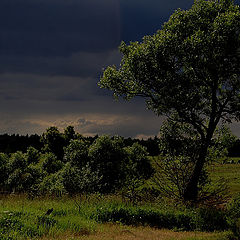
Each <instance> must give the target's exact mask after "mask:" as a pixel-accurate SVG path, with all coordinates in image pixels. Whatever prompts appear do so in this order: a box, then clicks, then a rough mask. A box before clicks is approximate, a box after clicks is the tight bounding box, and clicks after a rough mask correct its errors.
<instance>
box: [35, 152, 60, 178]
mask: <svg viewBox="0 0 240 240" xmlns="http://www.w3.org/2000/svg"><path fill="white" fill-rule="evenodd" d="M40 164H41V166H42V168H43V170H44V171H46V172H47V173H49V174H51V173H55V172H57V171H59V170H60V169H61V168H62V167H63V163H62V162H61V161H60V160H58V159H57V156H56V155H54V154H53V153H52V152H49V153H45V154H42V155H41V157H40Z"/></svg>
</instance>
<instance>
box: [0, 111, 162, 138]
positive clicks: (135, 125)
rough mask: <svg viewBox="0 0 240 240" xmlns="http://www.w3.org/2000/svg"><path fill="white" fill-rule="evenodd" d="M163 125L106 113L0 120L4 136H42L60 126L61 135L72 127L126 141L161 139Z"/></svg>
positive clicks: (154, 120)
mask: <svg viewBox="0 0 240 240" xmlns="http://www.w3.org/2000/svg"><path fill="white" fill-rule="evenodd" d="M161 122H162V118H157V117H153V116H151V114H150V115H145V116H141V117H139V116H135V115H129V114H127V115H122V114H118V115H117V114H102V113H100V114H96V113H83V114H67V115H66V114H64V115H60V114H57V115H56V114H52V115H50V114H47V115H33V116H26V117H21V118H12V117H11V116H10V115H7V114H5V115H4V118H3V119H0V129H1V132H0V134H2V133H6V132H7V133H16V131H17V133H20V134H33V133H36V132H37V133H38V134H42V133H43V132H44V131H45V130H46V129H47V128H48V127H50V126H57V127H58V128H59V130H60V131H63V130H64V129H65V128H66V127H67V126H69V125H71V126H74V127H75V130H76V131H77V132H79V133H81V134H83V135H87V136H94V135H96V134H98V135H102V134H109V135H121V136H125V137H129V136H131V137H144V136H145V137H146V136H155V135H157V134H158V131H159V128H160V125H161ZM153 126H154V127H153ZM36 129H37V131H36ZM139 129H141V131H139Z"/></svg>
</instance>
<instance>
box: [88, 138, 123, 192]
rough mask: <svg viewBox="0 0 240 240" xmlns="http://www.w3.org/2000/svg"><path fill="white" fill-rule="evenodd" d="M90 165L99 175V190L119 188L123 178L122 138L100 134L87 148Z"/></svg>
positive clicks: (105, 190) (106, 190)
mask: <svg viewBox="0 0 240 240" xmlns="http://www.w3.org/2000/svg"><path fill="white" fill-rule="evenodd" d="M89 157H90V161H91V167H92V169H93V170H94V171H98V172H99V176H101V181H100V185H101V186H100V189H99V190H100V191H101V192H111V191H114V190H115V189H117V188H119V186H120V185H121V183H122V180H123V179H125V173H124V171H123V169H124V164H125V161H126V151H125V149H124V144H123V139H122V138H120V137H114V138H113V139H111V138H110V137H109V136H107V135H103V136H100V137H99V138H97V139H96V140H95V141H94V143H93V144H92V145H91V146H90V148H89Z"/></svg>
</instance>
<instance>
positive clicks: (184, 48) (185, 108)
mask: <svg viewBox="0 0 240 240" xmlns="http://www.w3.org/2000/svg"><path fill="white" fill-rule="evenodd" d="M119 49H120V52H121V53H122V61H121V65H120V66H119V67H118V68H117V67H116V66H110V67H108V68H106V69H105V71H104V73H103V76H102V77H101V80H100V82H99V85H100V86H101V87H102V88H107V89H110V90H112V91H113V93H114V96H115V97H116V98H118V97H119V96H122V97H124V98H125V99H127V100H129V99H131V98H133V97H135V96H142V97H143V98H144V99H145V101H146V104H147V107H148V108H149V109H151V110H153V111H154V112H155V113H156V114H157V115H165V116H167V117H169V118H173V120H174V121H179V122H182V123H187V124H189V125H190V126H192V128H193V129H194V130H195V131H196V133H197V134H198V135H199V138H200V145H199V154H198V157H197V159H196V161H195V167H194V170H193V173H192V177H191V178H190V180H189V181H188V183H187V185H186V188H185V192H184V198H185V200H195V199H196V198H197V195H198V187H197V186H198V182H199V178H200V174H201V172H202V169H203V167H204V164H205V162H206V156H207V151H208V148H209V145H210V144H211V140H212V137H213V134H214V131H215V129H216V127H217V125H218V123H219V122H220V121H221V120H226V121H231V120H233V119H234V120H239V119H240V54H239V49H240V8H239V6H238V5H236V4H234V1H232V0H208V1H207V0H196V1H195V2H194V4H193V6H192V7H191V8H190V9H189V10H180V9H178V10H176V11H175V12H174V13H173V14H172V15H171V17H170V19H169V21H168V22H166V23H165V24H164V25H163V26H162V29H161V30H159V31H158V32H157V33H156V34H154V35H153V36H145V37H144V38H143V40H142V42H131V43H130V44H129V45H127V44H126V43H124V42H122V43H121V45H120V47H119Z"/></svg>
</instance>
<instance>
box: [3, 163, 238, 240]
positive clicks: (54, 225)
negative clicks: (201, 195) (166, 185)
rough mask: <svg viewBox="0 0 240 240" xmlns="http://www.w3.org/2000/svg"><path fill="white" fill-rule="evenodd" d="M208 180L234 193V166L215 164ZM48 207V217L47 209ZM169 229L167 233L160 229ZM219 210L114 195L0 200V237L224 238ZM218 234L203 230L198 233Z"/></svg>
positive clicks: (6, 239) (9, 239)
mask: <svg viewBox="0 0 240 240" xmlns="http://www.w3.org/2000/svg"><path fill="white" fill-rule="evenodd" d="M211 168H212V171H211V177H212V179H213V180H214V181H217V180H218V178H219V177H225V178H227V179H228V180H229V184H230V191H231V196H233V195H235V194H236V193H237V192H240V174H239V172H240V164H216V165H215V166H212V167H211ZM49 209H53V211H52V212H51V213H50V214H49V215H48V214H47V211H48V210H49ZM164 228H169V229H171V230H166V229H164ZM226 229H227V222H225V217H224V216H223V214H222V213H221V212H214V211H213V212H212V211H205V210H201V211H198V210H188V209H181V208H180V209H173V207H171V206H169V205H166V204H163V203H159V202H156V203H148V204H147V203H145V204H142V205H139V206H134V205H131V204H129V203H126V202H122V200H121V199H120V198H119V197H117V196H101V195H97V194H96V195H91V196H77V197H72V198H71V197H67V196H65V197H61V198H46V197H45V198H36V199H32V200H31V199H28V198H27V196H20V195H9V196H0V239H1V240H21V239H60V240H61V239H64V240H67V239H86V240H91V239H96V240H98V239H101V240H104V239H106V240H110V239H115V240H122V239H125V240H128V239H129V240H131V239H147V240H148V239H149V240H150V239H151V240H154V239H159V240H160V239H166V240H168V239H171V240H174V239H188V240H193V239H195V240H200V239H206V240H208V239H209V240H217V239H218V240H220V239H221V240H226V239H228V238H227V237H226V236H227V233H224V230H226ZM213 230H217V231H222V232H218V233H217V232H208V233H205V232H203V231H213Z"/></svg>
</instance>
